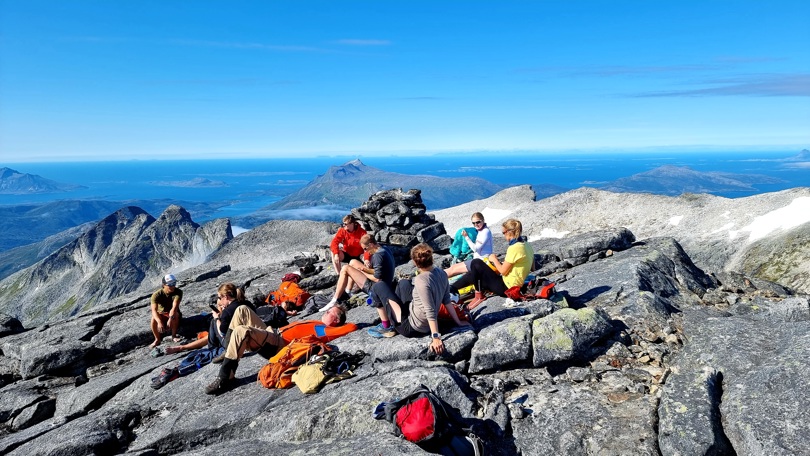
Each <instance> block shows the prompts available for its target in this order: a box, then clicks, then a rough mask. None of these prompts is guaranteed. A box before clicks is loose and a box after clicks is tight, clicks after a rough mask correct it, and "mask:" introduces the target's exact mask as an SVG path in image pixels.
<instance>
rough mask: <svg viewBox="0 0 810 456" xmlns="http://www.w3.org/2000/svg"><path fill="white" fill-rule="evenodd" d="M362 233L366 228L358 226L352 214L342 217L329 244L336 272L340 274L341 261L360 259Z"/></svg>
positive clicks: (364, 232) (361, 253)
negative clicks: (340, 224) (341, 221)
mask: <svg viewBox="0 0 810 456" xmlns="http://www.w3.org/2000/svg"><path fill="white" fill-rule="evenodd" d="M364 234H366V230H364V229H363V227H362V226H360V222H358V221H357V219H356V218H355V217H354V216H353V215H352V214H349V215H347V216H345V217H343V226H342V227H340V228H338V231H337V233H335V237H334V238H332V243H331V244H330V245H329V248H330V250H331V251H332V265H333V266H334V267H335V273H336V274H340V271H341V269H342V266H343V263H349V262H351V261H352V260H358V261H362V259H363V258H362V257H363V248H362V247H361V246H360V238H361V237H363V235H364ZM348 285H350V286H351V285H352V284H351V283H350V284H348Z"/></svg>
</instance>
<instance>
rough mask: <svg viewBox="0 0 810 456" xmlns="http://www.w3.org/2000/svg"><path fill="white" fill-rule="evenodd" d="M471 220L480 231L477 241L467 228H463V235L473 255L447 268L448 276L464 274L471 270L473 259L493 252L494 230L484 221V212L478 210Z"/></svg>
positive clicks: (478, 231)
mask: <svg viewBox="0 0 810 456" xmlns="http://www.w3.org/2000/svg"><path fill="white" fill-rule="evenodd" d="M471 220H472V225H473V228H475V230H476V231H477V233H478V234H477V235H476V237H475V242H473V240H472V239H470V235H469V234H467V231H466V229H464V230H461V235H462V236H463V237H464V240H465V241H466V242H467V245H469V246H470V250H471V251H472V253H473V257H472V258H470V259H468V260H467V261H464V262H461V263H456V264H454V265H452V266H450V267H449V268H447V269H445V270H444V272H446V273H447V277H454V276H457V275H459V274H464V273H465V272H467V271H469V270H470V264H471V263H472V260H473V259H475V258H483V257H487V256H489V255H490V254H491V253H492V232H491V231H490V230H489V227H488V226H487V224H486V222H484V214H482V213H480V212H476V213H474V214H473V215H472V218H471Z"/></svg>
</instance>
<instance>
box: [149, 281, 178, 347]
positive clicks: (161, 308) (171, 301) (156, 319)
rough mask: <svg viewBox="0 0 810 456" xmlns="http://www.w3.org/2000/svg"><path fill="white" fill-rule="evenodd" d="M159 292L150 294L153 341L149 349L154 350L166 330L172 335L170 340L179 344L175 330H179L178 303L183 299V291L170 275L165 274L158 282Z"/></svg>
mask: <svg viewBox="0 0 810 456" xmlns="http://www.w3.org/2000/svg"><path fill="white" fill-rule="evenodd" d="M160 285H161V286H160V290H158V291H156V292H154V293H153V294H152V298H151V299H150V305H151V319H152V321H151V327H152V334H153V335H154V336H155V341H154V342H152V345H150V346H149V348H155V347H157V346H158V345H160V342H161V341H162V340H163V334H164V333H165V332H166V330H167V329H168V330H170V331H171V333H172V340H174V341H175V342H179V341H180V338H179V337H177V330H178V329H179V328H180V319H181V318H182V314H181V313H180V301H181V300H182V299H183V290H181V289H179V288H177V279H176V278H175V277H174V276H173V275H172V274H166V275H165V276H163V278H162V279H161V280H160Z"/></svg>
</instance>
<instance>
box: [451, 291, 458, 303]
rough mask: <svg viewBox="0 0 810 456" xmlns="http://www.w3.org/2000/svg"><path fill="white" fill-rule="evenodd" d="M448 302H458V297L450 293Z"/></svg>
mask: <svg viewBox="0 0 810 456" xmlns="http://www.w3.org/2000/svg"><path fill="white" fill-rule="evenodd" d="M450 302H452V303H454V304H455V303H457V302H458V295H457V294H455V293H450Z"/></svg>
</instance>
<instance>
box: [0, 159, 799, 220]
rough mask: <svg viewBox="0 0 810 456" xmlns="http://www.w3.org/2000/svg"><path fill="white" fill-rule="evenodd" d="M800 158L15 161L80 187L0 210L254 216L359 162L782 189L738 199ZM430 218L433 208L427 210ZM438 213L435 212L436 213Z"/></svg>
mask: <svg viewBox="0 0 810 456" xmlns="http://www.w3.org/2000/svg"><path fill="white" fill-rule="evenodd" d="M799 152H800V151H799V150H795V149H793V150H773V151H746V152H737V151H724V152H717V151H711V152H707V151H694V150H691V151H686V152H682V151H676V150H673V151H667V152H661V151H657V152H621V151H617V152H610V153H606V152H600V153H585V152H582V153H572V152H565V153H563V152H560V153H551V152H547V151H544V152H536V153H530V152H520V153H507V152H493V153H480V152H479V153H441V154H434V155H406V154H403V155H394V156H321V157H312V158H255V159H228V160H225V159H216V160H174V161H172V160H161V161H157V160H155V161H150V160H130V161H107V162H105V161H95V162H58V163H43V162H35V163H13V164H8V165H2V164H0V166H8V167H9V168H12V169H15V170H17V171H19V172H21V173H29V174H36V175H39V176H41V177H44V178H47V179H51V180H55V181H58V182H62V183H73V184H80V185H83V186H85V187H86V188H84V189H80V190H75V191H71V192H65V193H48V194H31V195H0V205H24V204H37V203H45V202H52V201H60V200H65V199H83V200H111V201H131V200H153V199H156V200H157V199H160V200H169V201H177V202H187V201H193V202H201V203H209V204H213V203H217V204H215V207H214V209H213V210H211V211H208V212H207V213H206V214H205V215H204V216H203V217H202V218H201V219H198V218H197V217H195V221H198V222H204V221H206V219H213V218H219V217H231V218H233V217H240V216H245V215H248V214H251V213H253V212H255V211H257V210H260V209H262V208H263V207H265V206H267V205H268V204H270V203H273V202H275V201H277V200H279V199H281V198H283V197H284V196H286V195H288V194H290V193H293V192H295V191H296V190H298V189H300V188H302V187H304V186H305V185H307V184H308V183H309V182H310V181H312V180H313V179H315V178H316V177H317V176H319V175H322V174H324V173H325V172H327V171H328V169H329V168H330V167H331V166H340V165H342V164H345V163H347V162H348V161H351V160H354V159H359V160H360V161H362V162H363V163H364V164H366V165H368V166H372V167H375V168H379V169H382V170H385V171H390V172H396V173H401V174H413V175H425V174H427V175H432V176H439V177H463V176H474V177H480V178H483V179H486V180H489V181H490V182H493V183H496V184H500V185H504V186H513V185H521V184H531V185H535V186H541V185H554V186H559V187H563V188H566V189H574V188H579V187H583V186H590V187H599V186H602V185H605V184H606V183H608V182H611V181H613V180H616V179H619V178H622V177H629V176H631V175H633V174H637V173H641V172H645V171H650V170H652V169H654V168H657V167H660V166H663V165H676V166H686V167H689V168H691V169H693V170H696V171H703V172H708V171H721V172H727V173H736V174H761V175H766V176H769V177H776V178H778V179H780V182H779V183H769V184H755V185H754V189H752V190H750V191H737V192H729V193H726V194H722V193H717V194H718V195H719V196H725V197H729V198H737V197H744V196H750V195H753V194H757V193H765V192H772V191H778V190H783V189H786V188H792V187H798V186H810V167H809V166H808V163H807V162H803V163H802V162H799V163H797V161H796V158H795V157H797V154H798V153H799ZM428 209H429V210H430V209H431V208H428ZM435 209H439V208H435Z"/></svg>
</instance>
